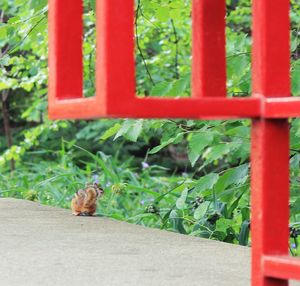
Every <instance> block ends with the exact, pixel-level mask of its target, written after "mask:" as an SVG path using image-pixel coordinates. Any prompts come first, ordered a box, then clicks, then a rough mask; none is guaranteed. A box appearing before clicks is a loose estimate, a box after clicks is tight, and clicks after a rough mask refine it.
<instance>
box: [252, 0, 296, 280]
mask: <svg viewBox="0 0 300 286" xmlns="http://www.w3.org/2000/svg"><path fill="white" fill-rule="evenodd" d="M289 29H290V23H289V0H253V62H252V64H253V68H252V71H253V96H257V97H262V98H263V97H279V96H281V97H284V96H289V94H290V78H289V72H290V71H289V69H290V63H289V60H290V47H289V40H290V39H289V33H290V31H289ZM251 154H252V155H251V156H252V157H251V162H252V163H251V206H252V222H251V233H252V285H253V286H275V285H276V286H287V285H288V281H287V280H280V279H275V278H270V277H266V276H265V275H264V269H263V257H264V255H287V254H288V242H289V228H288V224H289V127H288V121H287V119H255V120H253V126H252V150H251Z"/></svg>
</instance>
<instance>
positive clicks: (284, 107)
mask: <svg viewBox="0 0 300 286" xmlns="http://www.w3.org/2000/svg"><path fill="white" fill-rule="evenodd" d="M299 116H300V98H299V97H277V98H274V97H270V98H266V99H265V102H264V104H263V110H262V117H265V118H288V117H299Z"/></svg>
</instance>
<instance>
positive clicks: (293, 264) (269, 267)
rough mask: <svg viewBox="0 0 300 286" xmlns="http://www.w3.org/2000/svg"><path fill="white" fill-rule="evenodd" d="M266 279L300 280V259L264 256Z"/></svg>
mask: <svg viewBox="0 0 300 286" xmlns="http://www.w3.org/2000/svg"><path fill="white" fill-rule="evenodd" d="M263 269H264V275H265V276H266V277H273V278H279V279H293V280H300V259H299V258H295V257H290V256H264V257H263Z"/></svg>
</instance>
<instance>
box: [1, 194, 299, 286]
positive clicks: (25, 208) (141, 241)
mask: <svg viewBox="0 0 300 286" xmlns="http://www.w3.org/2000/svg"><path fill="white" fill-rule="evenodd" d="M0 234H1V237H0V285H5V286H13V285H22V286H24V285H30V286H35V285H51V286H53V285H56V286H59V285H63V286H68V285H71V286H76V285H81V286H83V285H89V286H90V285H103V286H114V285H116V286H120V285H122V286H123V285H130V286H135V285H136V286H148V285H151V286H153V285H155V286H160V285H161V286H168V285H188V286H193V285H197V286H199V285H201V286H212V285H218V286H246V285H250V279H249V264H250V252H249V249H248V248H244V247H239V246H233V245H229V244H224V243H219V242H214V241H210V240H203V239H199V238H194V237H188V236H184V235H179V234H175V233H170V232H166V231H160V230H154V229H147V228H144V227H140V226H135V225H131V224H127V223H122V222H118V221H114V220H110V219H106V218H99V217H74V216H72V215H71V213H70V211H67V210H63V209H59V208H52V207H47V206H41V205H39V204H37V203H32V202H28V201H22V200H14V199H0ZM294 285H300V284H294Z"/></svg>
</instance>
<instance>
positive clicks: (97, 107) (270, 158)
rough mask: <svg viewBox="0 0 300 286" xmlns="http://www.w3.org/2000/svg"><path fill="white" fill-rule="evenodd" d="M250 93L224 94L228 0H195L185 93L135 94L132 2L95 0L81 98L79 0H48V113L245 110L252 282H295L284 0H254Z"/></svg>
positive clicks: (150, 114)
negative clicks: (91, 71)
mask: <svg viewBox="0 0 300 286" xmlns="http://www.w3.org/2000/svg"><path fill="white" fill-rule="evenodd" d="M252 2H253V31H252V35H253V49H252V54H253V58H252V75H253V76H252V77H253V95H252V96H251V97H248V98H227V97H226V56H225V12H226V9H225V8H226V6H225V0H193V11H192V16H193V49H192V53H193V63H192V70H193V73H192V97H191V98H178V99H170V98H155V97H147V98H138V97H137V96H136V94H135V87H136V83H135V60H134V0H97V8H96V9H97V11H96V15H97V51H96V58H97V60H96V95H95V96H94V97H91V98H84V97H83V92H82V90H83V88H82V87H83V63H82V33H83V24H82V12H83V11H82V10H83V8H82V0H63V1H62V0H50V1H49V31H50V33H49V36H50V47H49V53H50V55H49V66H50V75H49V115H50V118H52V119H65V118H68V119H71V118H72V119H80V118H82V119H83V118H84V119H90V118H99V117H126V118H129V117H130V118H139V117H142V118H190V119H230V118H251V119H252V121H253V124H252V150H251V161H252V163H251V181H252V183H251V200H252V203H251V204H252V222H251V232H252V285H253V286H275V285H276V286H286V285H288V279H299V280H300V260H298V259H295V258H292V257H289V255H288V243H289V227H288V225H289V127H288V121H287V119H288V118H289V117H299V116H300V98H299V99H298V98H295V97H294V98H291V97H290V75H289V73H290V45H289V43H290V20H289V9H290V2H289V0H253V1H252Z"/></svg>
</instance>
